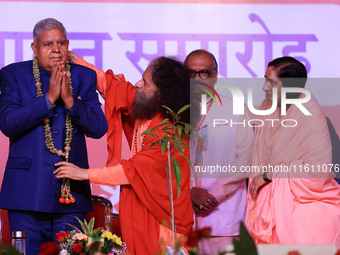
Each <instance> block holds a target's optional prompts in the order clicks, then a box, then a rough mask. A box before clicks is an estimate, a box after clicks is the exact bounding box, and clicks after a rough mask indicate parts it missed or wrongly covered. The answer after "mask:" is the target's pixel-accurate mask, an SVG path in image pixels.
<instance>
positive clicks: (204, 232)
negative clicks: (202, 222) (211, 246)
mask: <svg viewBox="0 0 340 255" xmlns="http://www.w3.org/2000/svg"><path fill="white" fill-rule="evenodd" d="M210 233H211V228H209V227H206V228H202V229H201V230H200V236H201V238H202V237H203V238H209V237H210Z"/></svg>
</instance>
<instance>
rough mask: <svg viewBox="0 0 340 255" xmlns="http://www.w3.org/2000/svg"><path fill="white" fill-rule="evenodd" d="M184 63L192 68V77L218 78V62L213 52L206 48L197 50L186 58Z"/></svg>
mask: <svg viewBox="0 0 340 255" xmlns="http://www.w3.org/2000/svg"><path fill="white" fill-rule="evenodd" d="M184 65H185V66H186V67H187V68H188V69H189V70H190V77H191V78H195V77H196V78H202V79H206V78H216V77H217V74H218V73H217V62H216V59H215V57H214V55H213V54H211V53H210V52H208V51H205V50H195V51H193V52H191V53H190V54H189V55H188V56H187V57H186V59H185V61H184Z"/></svg>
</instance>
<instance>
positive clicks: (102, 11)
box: [0, 0, 340, 210]
mask: <svg viewBox="0 0 340 255" xmlns="http://www.w3.org/2000/svg"><path fill="white" fill-rule="evenodd" d="M339 3H340V2H339V0H328V1H322V0H312V1H311V0H309V1H307V0H300V1H296V0H285V1H280V0H276V1H275V0H262V1H260V0H253V1H251V0H247V1H246V0H243V1H242V0H241V1H238V0H226V1H223V0H212V1H211V0H209V1H208V0H200V1H189V0H166V1H157V0H146V1H133V0H126V1H123V0H121V1H114V0H111V1H110V0H100V1H91V0H83V1H81V0H74V1H66V0H64V1H57V0H55V1H45V0H41V1H29V0H21V1H8V0H7V1H2V0H0V68H1V67H3V66H5V65H7V64H10V63H13V62H17V61H22V60H29V59H32V51H31V48H30V44H31V42H32V29H33V27H34V25H35V24H36V22H38V21H39V20H41V19H43V18H46V17H54V18H56V19H58V20H60V21H62V22H63V23H64V25H65V27H66V28H67V30H68V37H69V39H70V48H71V49H72V50H73V51H74V52H76V53H77V54H79V55H80V56H82V57H83V58H85V59H86V60H87V61H89V62H91V63H93V64H95V65H96V66H97V67H98V68H101V69H103V70H107V69H113V70H114V71H115V72H117V73H124V74H125V76H126V78H127V80H130V81H131V82H132V83H135V82H137V81H138V80H139V79H140V77H141V73H142V71H143V70H144V69H145V68H146V66H147V65H148V63H149V61H150V60H152V59H153V58H155V57H157V56H160V55H173V56H177V57H178V58H179V59H180V60H183V59H184V58H185V56H186V54H188V53H189V52H190V51H192V50H194V49H197V48H203V49H206V50H209V51H211V52H212V53H213V54H214V55H215V56H216V58H217V60H218V63H219V76H220V77H221V78H222V77H226V78H259V77H263V75H264V73H265V70H266V64H267V63H268V62H269V61H270V60H272V59H273V58H276V57H280V56H282V55H290V56H293V57H296V58H298V59H299V60H301V61H302V62H303V63H304V64H305V65H306V67H307V69H308V75H309V77H312V78H333V79H330V80H332V82H330V83H329V84H328V82H327V79H325V80H323V81H322V82H321V83H319V84H316V85H313V84H312V85H310V87H309V89H310V90H311V91H312V92H313V93H314V94H315V96H316V97H317V99H318V101H319V102H320V104H321V105H322V106H323V109H324V111H325V113H326V114H327V116H329V117H330V119H331V121H332V123H333V125H334V126H335V128H336V130H337V133H338V134H340V121H339V112H340V102H339V99H338V96H339V95H340V86H339V85H337V84H336V82H334V80H335V81H336V79H334V78H338V77H339V59H340V47H339V45H340V33H338V28H339V26H340V6H339ZM307 87H308V86H307ZM261 88H262V87H259V88H256V90H257V93H258V94H259V95H260V96H259V98H263V95H262V94H261V93H262V92H261ZM102 103H104V102H103V101H102ZM42 135H43V134H42ZM0 150H1V153H0V181H2V175H3V169H4V168H5V164H6V160H7V154H8V139H7V138H6V137H5V136H3V135H2V134H1V133H0ZM88 154H89V159H90V166H91V167H102V166H104V165H105V163H106V157H107V152H106V137H104V138H102V139H100V140H92V139H88ZM123 154H124V155H123V157H125V158H127V157H129V152H128V150H127V146H125V150H124V152H123ZM118 191H119V188H116V187H108V186H93V193H94V194H97V195H104V196H106V197H108V198H110V199H111V201H112V202H113V204H114V205H115V209H116V210H118V207H117V203H118V201H119V192H118Z"/></svg>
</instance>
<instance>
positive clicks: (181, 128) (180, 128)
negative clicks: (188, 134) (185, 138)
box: [177, 126, 183, 137]
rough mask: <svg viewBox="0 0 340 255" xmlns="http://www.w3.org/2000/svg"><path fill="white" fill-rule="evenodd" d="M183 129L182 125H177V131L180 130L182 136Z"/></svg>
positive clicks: (179, 133)
mask: <svg viewBox="0 0 340 255" xmlns="http://www.w3.org/2000/svg"><path fill="white" fill-rule="evenodd" d="M182 130H183V127H182V126H178V127H177V132H178V135H179V136H180V137H181V136H182Z"/></svg>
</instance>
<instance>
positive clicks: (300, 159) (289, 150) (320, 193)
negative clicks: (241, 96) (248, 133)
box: [245, 96, 340, 247]
mask: <svg viewBox="0 0 340 255" xmlns="http://www.w3.org/2000/svg"><path fill="white" fill-rule="evenodd" d="M270 103H271V102H270V101H268V100H265V101H264V102H263V103H262V104H261V109H268V108H269V104H270ZM304 106H305V107H306V108H307V109H308V110H309V111H310V112H311V114H312V115H311V116H305V115H304V114H303V113H302V112H301V111H300V110H299V109H298V108H297V107H296V106H295V105H292V106H291V107H290V108H289V110H288V112H287V115H286V116H284V117H282V118H281V119H280V114H279V112H278V110H277V111H276V112H274V113H273V114H272V115H270V116H267V117H264V116H261V117H258V118H259V119H262V120H265V118H267V119H280V122H281V121H283V120H284V119H294V120H297V122H298V125H297V126H296V127H283V126H282V125H281V124H279V122H275V127H271V125H272V122H270V121H264V122H265V124H264V126H262V127H260V128H257V130H256V136H255V141H254V147H253V153H252V157H251V161H250V164H251V165H252V166H261V165H266V166H268V165H269V164H270V165H271V166H279V165H283V166H289V167H292V168H291V169H294V166H295V167H296V169H298V170H296V171H293V170H291V171H290V172H288V173H284V172H277V173H273V178H272V182H271V183H269V184H267V185H265V186H263V187H262V188H261V189H260V190H259V192H258V196H257V197H256V198H255V199H253V198H252V197H251V195H250V193H249V192H248V198H247V212H246V221H245V225H246V227H247V229H248V231H249V232H250V234H251V235H252V237H253V238H254V239H255V241H256V243H272V244H309V245H310V244H336V245H337V246H338V247H340V186H339V184H338V183H337V182H336V181H335V180H334V179H333V178H334V173H332V172H329V171H327V172H326V173H318V172H317V171H316V170H314V172H311V166H312V165H314V169H316V168H317V167H318V166H323V164H330V163H331V162H332V161H331V149H332V147H331V141H330V137H329V132H328V127H327V124H326V119H325V117H324V115H323V113H322V111H321V108H320V106H319V104H318V102H317V101H316V99H315V97H314V96H312V98H311V99H310V101H309V102H307V103H306V104H304ZM286 123H288V122H286ZM308 167H309V172H308V173H307V169H308ZM300 168H301V169H302V172H300ZM303 170H305V171H303ZM251 182H252V179H250V183H251Z"/></svg>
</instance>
